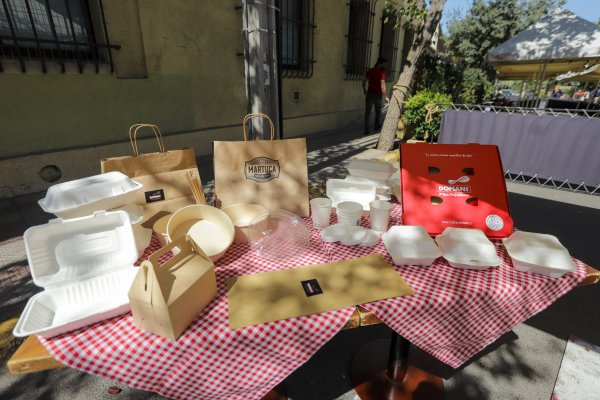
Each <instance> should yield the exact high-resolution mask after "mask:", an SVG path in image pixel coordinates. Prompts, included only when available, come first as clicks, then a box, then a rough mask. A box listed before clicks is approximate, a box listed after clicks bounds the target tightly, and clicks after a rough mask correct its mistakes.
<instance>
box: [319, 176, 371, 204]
mask: <svg viewBox="0 0 600 400" xmlns="http://www.w3.org/2000/svg"><path fill="white" fill-rule="evenodd" d="M376 190H377V187H376V186H375V185H374V184H372V183H358V182H349V181H346V180H344V179H328V180H327V183H326V192H327V197H329V198H330V199H331V200H332V201H333V207H336V208H337V204H338V203H341V202H342V201H354V202H357V203H360V204H361V205H362V206H363V210H364V211H369V203H370V202H372V201H373V200H375V198H376Z"/></svg>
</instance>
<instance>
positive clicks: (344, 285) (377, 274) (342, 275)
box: [227, 254, 414, 329]
mask: <svg viewBox="0 0 600 400" xmlns="http://www.w3.org/2000/svg"><path fill="white" fill-rule="evenodd" d="M227 288H228V291H227V300H228V303H229V325H230V326H231V328H233V329H236V328H242V327H244V326H251V325H256V324H261V323H264V322H271V321H278V320H281V319H286V318H291V317H298V316H301V315H308V314H314V313H318V312H323V311H329V310H335V309H340V308H346V307H350V306H355V305H359V304H364V303H368V302H371V301H377V300H382V299H387V298H390V297H397V296H405V295H410V294H413V293H414V291H413V289H412V288H411V287H410V286H409V285H408V284H407V283H406V282H405V281H404V279H402V277H401V276H400V275H398V273H397V272H396V271H395V270H394V268H392V267H391V266H390V265H389V264H388V263H387V261H386V260H385V259H384V258H383V257H382V256H381V255H379V254H371V255H368V256H364V257H359V258H355V259H352V260H343V261H337V262H333V263H327V264H314V265H309V266H305V267H301V268H294V269H288V270H281V271H270V272H262V273H258V274H253V275H242V276H238V277H234V278H230V279H229V280H228V281H227Z"/></svg>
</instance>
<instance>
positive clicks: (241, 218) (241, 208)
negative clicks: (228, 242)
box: [221, 204, 268, 243]
mask: <svg viewBox="0 0 600 400" xmlns="http://www.w3.org/2000/svg"><path fill="white" fill-rule="evenodd" d="M221 211H223V212H224V213H225V214H227V216H228V217H229V218H230V219H231V221H232V222H233V226H234V227H235V236H234V238H233V241H234V242H235V243H248V242H249V241H250V239H249V237H248V230H249V227H250V224H251V222H252V221H253V220H254V219H255V218H256V217H257V216H259V215H262V214H265V213H267V211H268V210H267V209H266V208H265V207H263V206H261V205H260V204H234V205H231V206H228V207H225V208H222V209H221Z"/></svg>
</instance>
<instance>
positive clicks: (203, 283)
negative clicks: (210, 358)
mask: <svg viewBox="0 0 600 400" xmlns="http://www.w3.org/2000/svg"><path fill="white" fill-rule="evenodd" d="M174 247H178V248H179V249H180V250H181V251H180V252H179V253H178V254H177V255H175V256H173V257H172V258H171V259H169V260H168V261H166V262H165V263H164V264H162V265H161V264H159V261H158V260H159V259H160V258H161V257H162V256H163V255H164V254H166V253H167V252H169V251H171V250H172V249H173V248H174ZM216 294H217V280H216V276H215V271H214V264H213V262H212V261H211V260H210V258H208V256H207V255H206V254H205V253H204V252H203V251H202V249H200V248H199V247H198V246H197V245H196V244H195V243H194V242H193V241H192V240H191V239H190V237H189V236H187V235H186V236H183V237H181V238H179V239H177V240H175V241H174V242H172V243H170V244H168V245H167V246H165V247H163V248H161V249H160V250H158V251H157V252H155V253H153V254H152V255H151V256H150V257H148V260H146V261H144V262H143V263H142V265H141V266H140V268H139V271H138V273H137V275H136V276H135V279H134V281H133V284H132V285H131V289H130V290H129V302H130V305H131V312H132V314H133V321H134V323H135V324H136V326H138V327H139V328H141V329H143V330H145V331H147V332H150V333H154V334H157V335H160V336H163V337H166V338H168V339H171V340H177V338H178V337H179V336H180V335H181V333H182V332H183V331H185V330H186V328H187V327H188V326H189V325H190V324H191V323H192V322H193V321H194V319H196V317H197V316H198V315H199V314H200V313H201V312H202V311H203V310H204V308H205V307H206V306H207V305H208V303H210V302H211V300H212V299H213V298H214V297H215V296H216Z"/></svg>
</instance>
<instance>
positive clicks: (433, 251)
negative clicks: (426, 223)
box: [383, 225, 442, 266]
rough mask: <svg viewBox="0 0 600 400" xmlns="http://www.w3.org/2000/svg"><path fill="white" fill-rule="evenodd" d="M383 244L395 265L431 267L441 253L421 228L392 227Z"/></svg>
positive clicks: (410, 226)
mask: <svg viewBox="0 0 600 400" xmlns="http://www.w3.org/2000/svg"><path fill="white" fill-rule="evenodd" d="M383 244H384V245H385V248H386V250H387V252H388V253H389V255H390V256H391V257H392V260H393V262H394V264H396V265H423V266H428V265H431V264H432V263H433V262H434V261H435V259H436V258H438V257H441V255H442V251H441V250H440V248H439V247H438V246H437V245H436V244H435V242H434V240H433V239H432V238H431V237H430V236H429V234H428V233H427V231H426V230H425V228H424V227H422V226H413V225H401V226H392V227H391V228H390V229H389V230H388V231H387V233H386V234H385V235H383Z"/></svg>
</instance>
